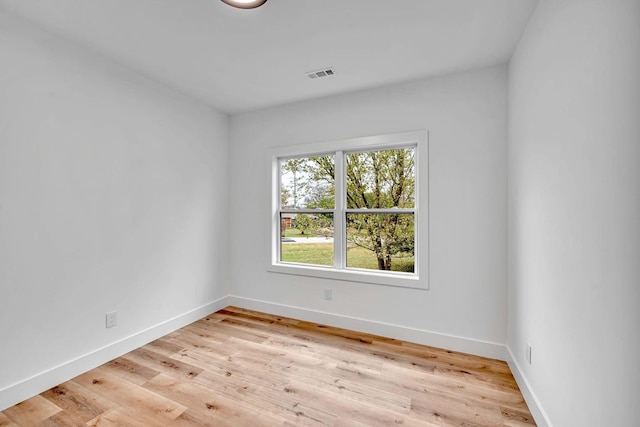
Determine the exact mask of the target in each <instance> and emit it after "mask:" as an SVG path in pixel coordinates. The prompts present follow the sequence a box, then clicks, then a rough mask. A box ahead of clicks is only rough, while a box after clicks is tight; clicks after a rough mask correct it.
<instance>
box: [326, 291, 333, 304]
mask: <svg viewBox="0 0 640 427" xmlns="http://www.w3.org/2000/svg"><path fill="white" fill-rule="evenodd" d="M331 298H333V295H331V289H325V290H324V299H325V300H327V301H331Z"/></svg>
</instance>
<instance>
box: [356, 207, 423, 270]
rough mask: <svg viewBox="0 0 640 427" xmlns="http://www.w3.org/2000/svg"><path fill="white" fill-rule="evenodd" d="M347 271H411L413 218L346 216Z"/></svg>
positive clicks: (413, 260) (389, 215)
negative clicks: (351, 269) (360, 269)
mask: <svg viewBox="0 0 640 427" xmlns="http://www.w3.org/2000/svg"><path fill="white" fill-rule="evenodd" d="M347 267H348V268H365V269H370V270H387V271H389V270H390V271H402V272H407V273H413V272H414V271H415V232H414V214H412V213H406V214H360V213H348V214H347Z"/></svg>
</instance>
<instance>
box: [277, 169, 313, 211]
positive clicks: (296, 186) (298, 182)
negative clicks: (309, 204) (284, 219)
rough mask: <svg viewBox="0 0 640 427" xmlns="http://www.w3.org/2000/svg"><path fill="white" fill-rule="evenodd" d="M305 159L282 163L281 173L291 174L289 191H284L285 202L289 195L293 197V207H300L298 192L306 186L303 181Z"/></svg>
mask: <svg viewBox="0 0 640 427" xmlns="http://www.w3.org/2000/svg"><path fill="white" fill-rule="evenodd" d="M306 163H307V159H288V160H285V161H284V162H282V165H281V169H282V172H283V173H291V175H292V181H291V191H289V190H288V189H287V188H286V187H285V188H284V190H285V191H286V195H287V200H288V198H289V197H290V196H289V194H291V195H292V196H293V207H294V208H298V207H300V206H299V204H300V196H301V194H300V192H301V191H302V190H304V188H305V186H306V180H305V170H306ZM285 191H282V193H281V194H282V195H284V194H285Z"/></svg>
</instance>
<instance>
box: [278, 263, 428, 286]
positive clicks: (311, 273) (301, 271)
mask: <svg viewBox="0 0 640 427" xmlns="http://www.w3.org/2000/svg"><path fill="white" fill-rule="evenodd" d="M267 271H269V272H271V273H281V274H293V275H297V276H307V277H315V278H321V279H330V280H343V281H347V282H360V283H369V284H374V285H382V286H394V287H401V288H412V289H421V290H427V289H428V286H426V285H425V284H424V282H423V281H421V280H420V278H419V277H418V275H417V274H410V273H383V272H377V271H370V270H355V269H353V270H335V269H332V268H324V267H321V266H310V265H297V264H285V263H279V264H271V265H270V266H269V267H268V269H267Z"/></svg>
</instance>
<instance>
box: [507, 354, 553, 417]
mask: <svg viewBox="0 0 640 427" xmlns="http://www.w3.org/2000/svg"><path fill="white" fill-rule="evenodd" d="M506 348H507V364H508V365H509V369H511V372H512V373H513V377H514V378H515V379H516V382H517V383H518V387H520V391H521V392H522V396H523V397H524V400H525V401H526V402H527V406H529V411H531V415H533V419H534V420H535V421H536V424H537V425H538V427H552V425H551V421H549V417H548V416H547V413H546V412H545V411H544V409H543V408H542V405H540V401H539V400H538V398H537V397H536V394H535V393H534V392H533V389H532V388H531V386H530V385H529V381H527V378H526V377H525V376H524V374H523V372H522V369H520V365H519V364H518V362H517V361H516V358H515V357H514V356H513V353H512V352H511V348H509V346H507V347H506Z"/></svg>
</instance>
